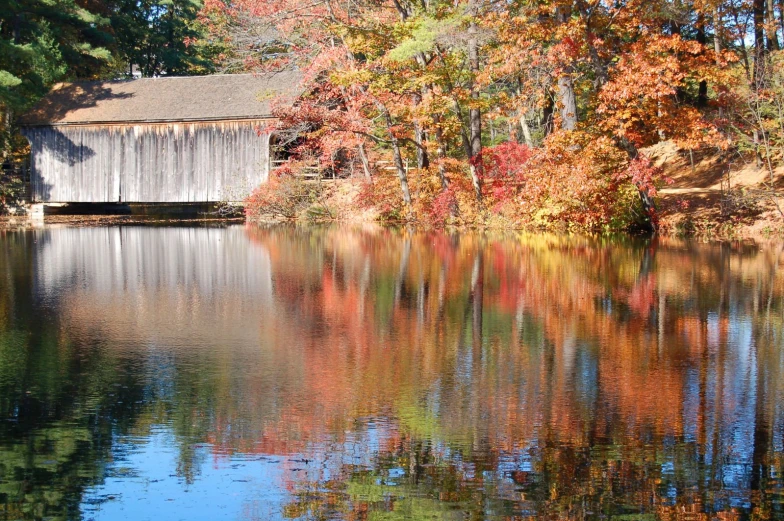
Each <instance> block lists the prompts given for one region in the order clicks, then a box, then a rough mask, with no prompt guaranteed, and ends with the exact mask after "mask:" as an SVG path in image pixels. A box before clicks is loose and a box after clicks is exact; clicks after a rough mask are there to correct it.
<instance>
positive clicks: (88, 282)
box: [0, 227, 784, 520]
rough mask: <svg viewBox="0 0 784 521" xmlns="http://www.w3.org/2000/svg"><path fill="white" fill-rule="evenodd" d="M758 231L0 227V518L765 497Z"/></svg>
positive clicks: (561, 514) (499, 507)
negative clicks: (720, 241)
mask: <svg viewBox="0 0 784 521" xmlns="http://www.w3.org/2000/svg"><path fill="white" fill-rule="evenodd" d="M782 261H784V257H783V256H782V249H781V247H780V246H769V245H768V246H765V247H763V248H760V247H756V246H737V245H696V244H690V243H686V242H679V241H675V240H667V239H660V240H657V241H654V242H648V241H633V240H629V239H625V240H608V239H592V238H579V237H568V238H567V237H554V236H528V235H481V234H466V235H448V234H440V233H413V232H410V231H406V230H378V229H366V230H365V229H348V228H339V227H333V228H296V227H274V228H268V229H265V228H253V227H251V228H244V227H230V228H214V229H210V228H132V227H128V228H92V229H89V228H81V229H74V228H64V229H45V230H37V231H33V232H14V233H10V232H9V233H5V235H2V236H0V274H2V277H1V278H0V292H2V293H0V414H2V417H1V418H2V419H3V420H4V421H3V422H2V425H0V451H2V455H1V456H0V507H1V506H2V505H5V506H4V507H3V508H4V509H5V510H4V512H5V515H6V517H8V518H9V519H17V518H23V519H38V518H44V517H61V518H79V517H84V518H91V519H122V518H128V519H147V518H149V519H153V518H154V519H158V518H160V517H161V516H164V517H167V518H168V517H172V518H177V517H183V518H188V519H196V518H205V519H206V518H218V517H221V518H240V519H274V518H305V519H420V518H421V519H433V518H436V519H526V518H531V517H536V518H542V519H559V520H560V519H600V518H602V519H603V518H607V517H614V518H615V517H616V516H617V518H618V519H638V520H642V519H696V520H700V519H705V520H708V519H750V518H754V519H775V518H781V517H784V496H783V494H784V488H782V480H781V479H782V478H781V473H782V471H784V468H783V467H784V465H783V462H784V459H783V457H782V456H784V414H783V411H782V407H783V406H784V399H782V398H784V377H782V375H780V372H781V369H782V367H784V359H782V357H784V348H783V347H782V346H783V345H784V341H782V333H783V332H784V329H782V320H783V319H784V302H783V301H782V298H783V297H784V276H782V273H781V270H779V267H780V266H781V265H782Z"/></svg>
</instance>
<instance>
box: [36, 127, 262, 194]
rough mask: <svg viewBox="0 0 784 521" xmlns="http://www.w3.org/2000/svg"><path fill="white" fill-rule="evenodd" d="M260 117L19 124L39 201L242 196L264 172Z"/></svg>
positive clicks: (260, 178) (256, 183)
mask: <svg viewBox="0 0 784 521" xmlns="http://www.w3.org/2000/svg"><path fill="white" fill-rule="evenodd" d="M263 125H264V122H261V121H231V122H193V123H176V124H175V123H167V124H164V123H161V124H142V125H78V126H77V125H74V126H59V127H31V128H27V129H24V135H25V136H26V137H27V139H28V140H29V141H30V145H31V149H32V178H31V183H32V191H33V197H34V198H35V200H36V201H40V202H84V203H101V202H128V203H132V202H150V203H152V202H171V203H189V202H212V201H226V200H232V201H239V200H242V199H243V198H244V197H245V196H246V195H247V194H248V193H250V191H251V190H252V189H253V188H255V187H256V186H258V185H260V184H261V183H263V182H266V180H267V178H268V176H269V163H270V162H269V136H268V135H266V134H264V135H261V136H259V134H258V133H257V131H256V129H257V128H258V127H259V126H263Z"/></svg>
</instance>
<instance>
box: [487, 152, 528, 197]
mask: <svg viewBox="0 0 784 521" xmlns="http://www.w3.org/2000/svg"><path fill="white" fill-rule="evenodd" d="M532 155H533V154H532V151H531V149H530V148H528V147H527V146H526V145H523V144H521V143H517V142H516V141H507V142H505V143H501V144H499V145H496V146H494V147H490V148H486V149H485V150H484V152H483V154H482V157H483V162H484V172H485V176H486V183H485V186H486V189H487V190H488V191H489V193H490V195H491V196H492V197H493V199H494V200H495V201H496V203H498V204H500V203H504V202H506V201H508V200H509V199H511V198H512V197H513V196H514V195H515V192H516V188H517V186H519V184H520V183H521V182H522V181H523V172H524V169H525V165H526V163H528V161H529V160H530V159H531V156H532Z"/></svg>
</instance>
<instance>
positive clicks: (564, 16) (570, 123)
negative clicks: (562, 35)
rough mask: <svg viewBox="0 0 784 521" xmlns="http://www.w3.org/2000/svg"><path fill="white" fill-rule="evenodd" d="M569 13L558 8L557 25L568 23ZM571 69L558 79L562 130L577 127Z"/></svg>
mask: <svg viewBox="0 0 784 521" xmlns="http://www.w3.org/2000/svg"><path fill="white" fill-rule="evenodd" d="M570 16H571V12H570V11H569V10H568V9H565V8H558V9H557V11H556V18H557V20H558V23H559V24H561V25H565V24H566V23H568V22H569V17H570ZM571 75H572V68H571V66H567V67H566V68H565V69H564V71H563V74H562V75H561V77H560V78H558V105H559V109H560V111H561V128H562V129H563V130H574V128H575V127H576V126H577V99H576V98H575V95H574V85H573V83H572V76H571Z"/></svg>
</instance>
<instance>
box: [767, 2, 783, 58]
mask: <svg viewBox="0 0 784 521" xmlns="http://www.w3.org/2000/svg"><path fill="white" fill-rule="evenodd" d="M766 6H767V15H768V16H767V18H768V20H767V22H768V23H767V24H766V26H765V27H766V28H767V32H768V50H769V51H778V50H779V49H780V47H779V37H778V34H776V33H777V27H776V6H775V5H774V3H773V0H767V2H766Z"/></svg>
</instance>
